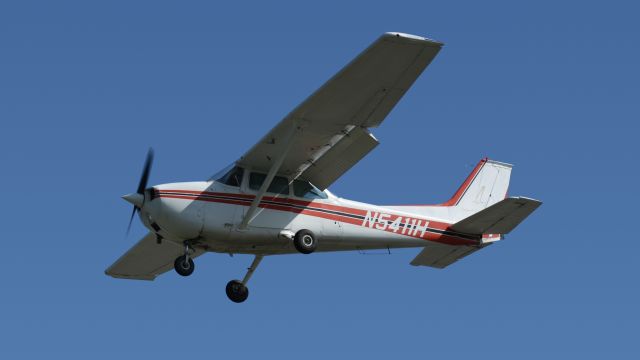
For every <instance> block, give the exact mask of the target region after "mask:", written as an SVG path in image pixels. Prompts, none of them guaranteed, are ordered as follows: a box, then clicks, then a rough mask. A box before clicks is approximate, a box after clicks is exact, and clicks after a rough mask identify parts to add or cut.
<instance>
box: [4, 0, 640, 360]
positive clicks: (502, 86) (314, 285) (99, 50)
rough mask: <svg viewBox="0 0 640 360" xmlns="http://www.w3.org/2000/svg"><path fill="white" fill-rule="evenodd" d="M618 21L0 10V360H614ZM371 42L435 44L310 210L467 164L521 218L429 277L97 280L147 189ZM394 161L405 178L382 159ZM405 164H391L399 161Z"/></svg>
mask: <svg viewBox="0 0 640 360" xmlns="http://www.w3.org/2000/svg"><path fill="white" fill-rule="evenodd" d="M638 12H639V9H638V7H637V6H636V5H633V2H629V4H627V3H624V2H607V3H606V5H604V4H599V3H596V2H594V3H593V4H592V3H589V2H584V1H580V2H568V1H567V2H557V1H550V2H546V1H536V2H515V1H504V2H494V1H485V2H474V1H472V2H451V1H436V2H428V3H427V2H422V1H416V2H402V1H393V2H388V1H387V2H377V1H368V2H362V3H350V2H349V3H348V2H343V1H336V2H334V1H322V2H313V3H306V4H305V3H303V2H299V1H295V2H293V1H292V2H277V3H272V2H269V3H266V2H258V3H250V2H238V3H237V4H234V3H233V2H226V3H224V4H223V5H219V4H214V3H213V2H189V3H186V2H163V1H153V2H106V3H97V2H91V3H89V2H85V1H78V2H41V3H34V2H14V3H13V4H8V3H6V2H5V3H3V4H2V5H0V159H1V161H2V162H1V163H2V172H1V173H0V174H1V176H0V181H1V184H2V187H3V188H4V189H7V190H8V191H7V192H6V193H5V195H4V199H3V202H2V207H0V211H1V217H0V218H1V219H2V222H1V224H2V226H1V228H2V238H3V241H2V244H3V246H2V253H3V255H4V256H3V260H2V261H1V262H0V284H1V285H2V296H0V357H2V358H9V357H11V358H16V359H22V358H24V359H29V358H43V357H44V356H47V357H51V356H65V357H66V358H86V357H87V356H91V358H96V359H103V358H104V359H107V358H108V359H111V358H113V357H114V356H118V357H124V358H129V357H134V356H139V355H141V356H144V357H145V358H151V357H153V358H156V359H170V358H175V357H176V356H185V355H186V356H188V357H192V358H201V357H208V358H212V357H216V356H233V358H255V357H256V356H261V357H275V356H277V357H278V358H284V359H287V358H300V356H304V357H305V358H308V359H324V358H326V357H327V356H329V355H342V356H344V357H346V356H354V355H355V356H359V357H364V356H367V358H370V359H388V358H389V357H390V356H403V357H408V356H420V357H425V356H437V357H439V358H446V359H448V358H451V359H455V358H469V357H474V358H489V357H491V358H493V359H511V358H513V357H514V356H517V357H518V358H539V357H540V356H541V355H545V356H549V355H553V356H554V357H559V356H567V355H569V356H572V357H577V356H581V357H582V358H594V359H600V358H603V357H604V356H612V357H615V358H619V359H623V358H637V356H638V350H637V346H636V342H637V334H638V321H639V320H640V319H639V318H640V316H639V315H640V314H639V312H640V311H639V310H638V303H640V292H639V290H638V279H637V277H638V274H639V271H638V260H639V258H638V257H639V255H638V254H639V252H640V245H639V242H638V235H637V234H636V233H635V232H634V229H635V225H636V215H637V203H638V193H637V189H636V186H637V184H638V181H639V170H638V167H637V155H638V140H637V138H638V125H637V121H638V115H639V108H638V94H639V91H638V84H639V83H640V71H639V70H638V64H640V50H639V48H638V36H639V35H640V25H639V22H638V21H637V14H638ZM385 31H400V32H407V33H413V34H418V35H423V36H428V37H431V38H434V39H437V40H440V41H443V42H444V43H445V44H446V45H445V47H444V48H443V50H442V51H441V52H440V54H439V55H438V57H437V58H436V60H435V61H434V62H433V63H432V64H431V66H430V67H429V68H428V69H427V71H426V72H425V73H424V74H423V75H422V77H421V78H420V79H418V81H417V82H416V84H415V85H414V87H413V88H412V89H411V90H410V91H409V92H408V93H407V95H406V96H405V97H404V98H403V100H402V101H401V102H400V103H399V105H398V106H397V107H396V109H395V110H394V111H393V112H392V113H391V114H390V116H389V117H388V118H387V120H386V121H385V122H384V123H383V125H382V126H381V127H380V128H378V129H375V131H374V133H375V135H376V136H377V137H378V138H379V139H380V140H381V145H380V146H379V147H378V148H377V149H376V150H374V151H373V152H372V153H371V154H370V155H369V156H368V157H367V158H366V159H364V160H363V161H362V162H361V163H359V164H358V165H357V166H356V167H354V168H353V169H352V170H351V171H350V172H349V173H347V174H346V175H345V176H344V177H343V178H341V179H340V180H339V181H338V182H337V183H336V184H335V185H334V186H332V188H331V190H332V191H333V192H334V193H336V194H338V195H340V196H344V197H348V198H352V199H355V200H360V201H366V202H371V203H375V204H403V203H431V202H441V201H444V200H446V199H447V198H448V197H449V196H450V195H451V194H452V193H453V192H454V191H455V189H456V188H457V186H458V185H459V183H460V182H461V181H462V180H463V179H464V177H465V176H466V175H467V173H468V172H469V171H470V170H471V168H472V166H473V165H474V164H475V163H476V162H477V161H478V160H479V159H480V158H481V157H484V156H489V157H491V158H494V159H496V160H500V161H505V162H510V163H513V164H515V167H514V172H513V176H512V182H511V188H510V194H512V195H524V196H530V197H534V198H537V199H540V200H543V201H544V204H543V206H542V207H541V208H540V209H539V210H538V211H537V212H536V213H534V214H533V215H532V216H531V218H529V219H527V221H526V222H525V223H523V224H522V225H521V226H520V227H519V228H517V230H515V231H514V232H513V233H512V234H510V235H509V236H508V238H507V239H506V240H505V241H503V242H501V243H499V244H497V245H496V246H492V247H490V248H488V249H486V250H483V251H481V252H479V253H476V254H474V255H472V256H470V257H468V258H466V259H464V261H461V262H459V263H457V264H455V265H454V266H452V267H450V268H448V269H446V270H435V269H429V268H417V267H412V266H410V265H409V261H410V260H411V259H412V258H413V257H414V256H415V254H416V253H417V252H418V250H416V249H412V250H402V251H393V253H392V255H387V256H383V255H371V256H366V255H358V254H356V253H336V254H314V255H312V256H296V255H292V256H280V257H272V258H266V259H265V260H264V261H263V263H262V265H261V267H260V268H259V269H258V271H257V272H256V274H255V275H254V277H253V278H252V280H251V283H250V289H251V297H250V298H249V300H248V301H247V302H246V303H244V304H242V305H237V304H233V303H231V302H229V301H228V300H227V298H226V296H225V294H224V285H225V284H226V283H227V281H228V280H230V279H234V278H238V277H240V276H242V274H243V272H244V269H245V268H246V267H247V266H248V265H249V263H250V261H251V258H250V257H248V256H236V257H233V258H231V257H229V256H227V255H222V254H208V255H205V256H203V257H201V258H199V259H198V261H197V266H198V269H197V270H196V272H195V274H194V275H193V276H191V277H190V278H179V276H178V275H176V274H175V273H173V272H170V273H167V274H166V275H165V276H163V277H162V278H159V279H158V280H156V281H155V282H135V281H124V280H116V279H112V278H110V277H107V276H105V275H104V274H103V271H104V269H105V268H106V267H107V266H108V265H110V264H111V263H112V262H113V261H114V260H115V259H117V258H118V257H119V256H120V255H121V254H122V253H123V252H124V251H125V250H126V249H127V248H129V247H130V246H131V245H132V244H133V243H134V242H135V241H137V239H138V238H140V237H142V236H143V234H144V232H145V231H144V229H143V228H142V226H141V225H140V224H139V223H136V224H134V227H133V229H132V233H131V235H130V236H129V237H128V238H125V237H124V232H125V229H126V226H127V221H128V217H129V213H130V206H129V205H128V204H127V203H125V202H124V201H123V200H121V199H120V196H121V195H122V194H125V193H127V192H131V191H133V190H134V189H135V187H136V185H137V181H138V178H139V176H140V171H141V167H142V163H143V160H144V155H145V152H146V149H147V148H148V147H149V146H153V147H154V148H155V150H156V162H155V164H154V169H153V172H152V174H151V179H150V182H151V183H153V184H157V183H165V182H172V181H187V180H200V179H205V178H207V177H208V176H210V175H211V174H212V173H214V172H216V171H217V170H219V169H220V168H222V167H224V166H225V165H227V164H229V163H230V162H232V161H234V160H235V159H236V158H237V157H239V156H240V155H241V154H242V153H243V152H244V151H245V150H246V149H247V148H249V147H250V146H251V145H252V144H254V143H255V142H256V141H257V140H258V139H259V138H260V137H261V136H262V135H263V134H264V133H265V132H266V131H268V130H269V129H270V128H271V127H272V126H273V125H274V124H275V123H276V122H277V121H279V120H280V119H281V118H282V117H283V116H284V115H285V114H287V113H288V112H289V111H290V110H291V109H292V108H293V107H294V106H295V105H296V104H298V103H299V102H300V101H302V100H303V99H304V98H305V97H306V96H308V95H309V94H310V93H311V92H312V91H313V90H315V89H316V88H317V87H318V86H320V85H321V84H322V83H323V82H324V81H325V80H326V79H328V78H329V77H330V76H331V75H332V74H334V73H335V72H336V71H337V70H338V69H340V68H341V67H342V66H343V65H344V64H346V63H347V62H348V61H349V60H350V59H351V58H353V57H354V56H355V55H356V54H357V53H359V52H360V51H361V50H362V49H363V48H365V47H366V46H367V45H368V44H369V43H370V42H372V41H373V40H374V39H375V38H377V37H378V36H379V35H380V34H381V33H383V32H385ZM399 159H401V160H402V161H398V160H399ZM407 159H408V161H407Z"/></svg>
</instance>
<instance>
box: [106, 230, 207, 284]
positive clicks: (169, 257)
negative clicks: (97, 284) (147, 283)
mask: <svg viewBox="0 0 640 360" xmlns="http://www.w3.org/2000/svg"><path fill="white" fill-rule="evenodd" d="M203 253H204V251H203V250H201V249H196V251H195V253H194V254H192V255H191V257H192V258H195V257H198V256H200V255H202V254H203ZM183 254H184V248H183V247H182V246H180V245H178V244H175V243H173V242H171V241H167V240H164V241H162V242H161V243H160V244H158V243H157V242H156V235H155V234H154V233H148V234H147V236H145V237H143V238H142V240H140V241H138V243H137V244H135V245H134V246H133V247H132V248H131V249H129V251H127V252H126V253H125V254H124V255H122V256H121V257H120V259H118V260H117V261H116V262H115V263H113V265H111V266H110V267H109V268H108V269H107V270H106V271H105V274H107V275H109V276H113V277H115V278H122V279H136V280H154V279H155V278H156V277H157V276H158V275H160V274H163V273H165V272H167V271H169V270H171V269H173V262H174V261H175V260H176V258H177V257H178V256H181V255H183Z"/></svg>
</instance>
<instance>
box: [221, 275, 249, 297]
mask: <svg viewBox="0 0 640 360" xmlns="http://www.w3.org/2000/svg"><path fill="white" fill-rule="evenodd" d="M225 290H226V292H227V297H228V298H229V300H231V301H233V302H234V303H241V302H244V301H245V300H247V298H248V297H249V288H247V287H246V286H245V285H244V284H243V283H242V281H240V280H231V281H229V282H228V283H227V288H226V289H225Z"/></svg>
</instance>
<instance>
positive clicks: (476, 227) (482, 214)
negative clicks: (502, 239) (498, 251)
mask: <svg viewBox="0 0 640 360" xmlns="http://www.w3.org/2000/svg"><path fill="white" fill-rule="evenodd" d="M541 204H542V202H540V201H538V200H534V199H529V198H525V197H511V198H506V199H504V200H502V201H500V202H497V203H495V204H493V205H491V206H489V207H488V208H486V209H484V210H481V211H479V212H477V213H475V214H473V215H471V216H469V217H467V218H465V219H463V220H461V221H459V222H457V223H455V224H453V225H452V226H451V227H450V229H451V230H454V231H458V232H462V233H466V234H507V233H509V232H510V231H511V230H513V229H514V228H515V227H516V226H518V224H520V223H521V222H522V221H523V220H524V219H526V218H527V216H529V214H531V213H532V212H533V211H534V210H535V209H537V208H538V206H540V205H541Z"/></svg>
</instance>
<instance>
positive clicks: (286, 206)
mask: <svg viewBox="0 0 640 360" xmlns="http://www.w3.org/2000/svg"><path fill="white" fill-rule="evenodd" d="M161 192H162V193H165V192H169V193H176V194H175V195H174V194H167V195H165V194H162V195H159V196H158V197H161V198H170V199H184V200H198V201H206V202H215V203H224V204H231V205H240V206H249V204H248V203H247V201H248V200H253V198H255V196H253V195H247V194H230V193H214V192H200V191H188V190H186V191H185V190H161ZM178 193H182V194H192V195H179V194H178ZM203 194H206V195H215V196H224V197H231V198H234V197H235V198H236V199H237V200H234V199H212V198H206V197H202V196H200V195H203ZM263 199H264V200H268V201H272V202H280V203H281V205H279V204H265V203H262V202H261V203H260V204H259V207H260V208H265V209H271V210H279V211H288V212H293V213H296V214H303V215H308V216H314V217H319V218H324V219H328V220H333V221H339V222H342V223H347V224H352V225H357V226H363V220H361V219H354V218H352V217H348V216H342V215H338V214H328V213H326V212H322V211H318V210H313V209H310V208H307V209H300V208H294V207H291V204H296V205H303V206H306V207H309V206H312V207H316V208H319V209H327V210H334V211H340V212H344V213H347V214H353V215H359V216H366V214H367V210H363V209H355V208H348V207H344V206H335V205H329V204H323V203H319V202H312V201H300V200H294V199H280V198H274V197H264V198H263ZM372 212H376V213H379V212H378V211H372ZM389 215H391V216H390V217H389V218H388V219H387V221H388V222H389V223H391V222H393V221H395V220H396V219H398V218H402V222H403V223H407V222H409V220H411V221H414V220H420V221H422V223H423V224H424V223H425V222H428V223H429V227H430V228H434V229H438V230H446V229H447V228H448V227H449V225H450V224H447V223H441V222H437V221H430V220H427V219H423V218H417V217H407V216H401V215H395V214H389ZM373 229H376V230H382V229H377V228H375V227H373ZM382 231H387V232H391V233H397V234H400V235H405V236H410V237H413V238H418V239H425V240H430V241H435V242H440V243H444V244H450V245H475V244H477V243H476V242H475V241H473V240H468V239H461V238H458V237H454V236H450V235H444V234H437V233H431V232H428V231H427V232H425V234H424V235H421V230H419V231H418V232H416V234H413V235H409V234H402V228H400V229H399V230H396V231H393V230H392V229H390V228H389V227H387V228H386V229H384V230H382Z"/></svg>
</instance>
